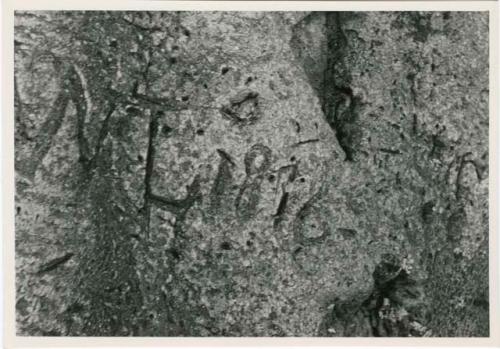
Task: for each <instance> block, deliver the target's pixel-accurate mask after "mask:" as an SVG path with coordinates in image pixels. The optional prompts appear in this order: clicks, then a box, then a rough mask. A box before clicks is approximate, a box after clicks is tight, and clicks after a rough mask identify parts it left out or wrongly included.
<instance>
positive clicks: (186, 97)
mask: <svg viewBox="0 0 500 349" xmlns="http://www.w3.org/2000/svg"><path fill="white" fill-rule="evenodd" d="M181 99H182V101H183V102H185V101H187V100H189V96H182V97H181Z"/></svg>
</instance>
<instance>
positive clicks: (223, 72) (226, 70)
mask: <svg viewBox="0 0 500 349" xmlns="http://www.w3.org/2000/svg"><path fill="white" fill-rule="evenodd" d="M228 71H229V68H228V67H223V68H222V70H221V74H222V75H224V74H226V73H227V72H228Z"/></svg>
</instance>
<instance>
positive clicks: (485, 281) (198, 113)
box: [9, 6, 494, 338]
mask: <svg viewBox="0 0 500 349" xmlns="http://www.w3.org/2000/svg"><path fill="white" fill-rule="evenodd" d="M13 34H14V35H13V39H14V45H13V49H14V52H13V60H14V64H13V68H14V72H13V104H14V108H13V110H14V115H12V116H11V117H12V119H13V124H14V130H13V131H14V135H13V139H14V155H13V156H14V169H13V171H15V199H14V203H13V204H14V205H15V208H14V214H15V218H14V219H15V232H14V233H13V234H14V236H15V320H14V321H15V330H16V335H17V336H21V337H33V336H34V337H197V338H202V337H318V338H322V337H323V338H324V337H437V338H443V337H446V338H449V337H453V338H455V337H456V338H458V337H471V338H478V337H490V334H491V333H490V331H493V330H494V329H492V328H491V326H490V315H491V314H490V281H489V277H490V274H489V272H490V267H491V266H490V263H489V260H490V252H489V243H490V235H489V234H490V231H489V230H490V229H489V200H488V195H489V185H488V184H489V154H490V152H489V131H490V130H489V120H490V116H489V115H490V114H489V113H490V107H489V105H490V98H492V97H490V78H489V77H490V68H491V66H490V63H489V57H490V56H489V55H490V13H489V12H488V11H454V10H453V9H452V8H450V11H410V10H398V11H285V10H283V11H263V10H256V11H232V10H231V11H229V10H228V11H222V10H214V11H195V10H189V11H174V10H148V9H147V7H146V6H145V8H144V9H143V10H50V11H49V10H17V11H15V14H14V31H13ZM9 117H10V116H9ZM491 233H493V232H491Z"/></svg>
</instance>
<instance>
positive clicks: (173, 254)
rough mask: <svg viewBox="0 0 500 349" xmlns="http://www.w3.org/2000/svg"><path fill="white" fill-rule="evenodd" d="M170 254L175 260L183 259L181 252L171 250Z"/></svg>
mask: <svg viewBox="0 0 500 349" xmlns="http://www.w3.org/2000/svg"><path fill="white" fill-rule="evenodd" d="M169 252H170V254H171V255H172V257H174V258H175V259H180V258H181V255H180V253H179V251H177V250H176V249H175V248H172V249H171V250H169Z"/></svg>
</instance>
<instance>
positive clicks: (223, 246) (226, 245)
mask: <svg viewBox="0 0 500 349" xmlns="http://www.w3.org/2000/svg"><path fill="white" fill-rule="evenodd" d="M220 248H221V249H223V250H226V251H229V250H230V249H231V244H230V243H229V242H227V241H224V242H223V243H221V244H220Z"/></svg>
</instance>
